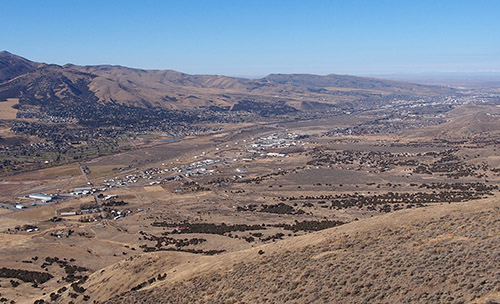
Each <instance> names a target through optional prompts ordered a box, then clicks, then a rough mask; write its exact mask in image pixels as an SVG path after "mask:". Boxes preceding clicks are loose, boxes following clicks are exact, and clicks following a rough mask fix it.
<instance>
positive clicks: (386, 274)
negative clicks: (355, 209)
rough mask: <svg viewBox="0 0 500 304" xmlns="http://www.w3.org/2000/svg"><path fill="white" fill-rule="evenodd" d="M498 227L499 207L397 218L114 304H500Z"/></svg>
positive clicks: (196, 274) (284, 246)
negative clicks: (495, 303)
mask: <svg viewBox="0 0 500 304" xmlns="http://www.w3.org/2000/svg"><path fill="white" fill-rule="evenodd" d="M499 224H500V202H499V201H498V199H492V200H486V201H481V202H473V203H461V204H456V205H442V206H433V207H429V208H421V209H418V210H413V211H401V212H396V213H394V214H389V215H387V216H381V217H378V218H372V219H368V220H363V221H359V222H355V223H352V224H348V225H345V226H342V227H338V228H333V229H329V230H326V231H323V232H319V233H315V234H311V235H307V236H304V237H300V238H296V239H292V240H289V241H283V242H280V243H277V244H273V245H267V246H262V247H259V248H255V249H252V250H250V251H248V250H247V251H244V252H241V253H240V254H241V257H240V258H238V257H237V254H238V253H231V254H227V255H221V256H216V257H212V258H213V264H212V271H210V272H206V271H204V269H203V267H200V268H199V269H196V267H193V268H194V269H193V270H192V272H191V273H190V275H189V276H185V275H183V276H176V275H175V273H171V272H168V275H167V279H166V280H165V281H163V282H160V283H155V284H156V285H155V284H153V285H151V286H150V287H146V288H144V289H143V290H139V291H133V292H129V293H126V294H124V295H121V296H119V297H115V298H113V299H111V300H110V301H108V302H107V303H110V304H112V303H488V302H490V301H491V302H490V303H494V301H498V300H500V269H499V268H498V265H500V254H499V253H500V225H499ZM258 250H262V251H263V252H264V253H263V254H261V255H259V254H258V253H257V251H258ZM217 264H223V265H225V267H215V265H217ZM192 265H193V266H194V265H196V263H195V264H192ZM187 266H188V265H181V266H180V267H181V269H182V268H185V267H187ZM178 269H179V268H178Z"/></svg>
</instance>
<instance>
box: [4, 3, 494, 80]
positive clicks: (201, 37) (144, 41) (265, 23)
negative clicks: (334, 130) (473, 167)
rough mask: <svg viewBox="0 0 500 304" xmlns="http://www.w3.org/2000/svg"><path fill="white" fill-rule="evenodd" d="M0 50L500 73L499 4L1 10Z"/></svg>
mask: <svg viewBox="0 0 500 304" xmlns="http://www.w3.org/2000/svg"><path fill="white" fill-rule="evenodd" d="M0 26H1V28H2V32H1V34H0V50H7V51H10V52H12V53H15V54H18V55H20V56H23V57H26V58H28V59H31V60H34V61H41V62H47V63H57V64H65V63H74V64H83V65H95V64H119V65H124V66H130V67H137V68H144V69H174V70H178V71H182V72H187V73H198V74H200V73H206V74H224V75H241V76H262V75H266V74H269V73H314V74H329V73H338V74H354V75H366V74H394V73H422V72H454V71H459V72H480V71H500V38H499V37H500V34H499V33H500V1H496V0H491V1H481V0H475V1H472V0H470V1H461V0H454V1H451V0H450V1H448V0H441V1H440V0H433V1H427V0H420V1H418V0H415V1H404V0H399V1H383V0H379V1H377V0H371V1H361V0H359V1H356V0H351V1H348V0H345V1H334V0H332V1H314V0H309V1H305V0H304V1H294V0H286V1H281V0H266V1H259V0H255V1H250V0H249V1H246V0H232V1H215V0H214V1H188V0H185V1H183V0H178V1H126V0H121V1H111V0H110V1H103V0H101V1H91V0H86V1H76V0H75V1H72V0H61V1H51V0H45V1H41V0H39V1H23V0H15V1H11V0H3V1H2V5H1V11H0Z"/></svg>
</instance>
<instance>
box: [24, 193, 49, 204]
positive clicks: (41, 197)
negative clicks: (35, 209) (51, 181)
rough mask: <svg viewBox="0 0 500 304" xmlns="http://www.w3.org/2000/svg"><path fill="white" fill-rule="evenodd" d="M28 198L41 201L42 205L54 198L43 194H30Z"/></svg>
mask: <svg viewBox="0 0 500 304" xmlns="http://www.w3.org/2000/svg"><path fill="white" fill-rule="evenodd" d="M28 197H29V198H31V199H35V200H40V201H43V202H44V203H47V202H50V201H51V200H52V199H53V198H54V197H53V196H52V195H48V194H43V193H31V194H30V195H29V196H28Z"/></svg>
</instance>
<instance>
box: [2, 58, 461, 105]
mask: <svg viewBox="0 0 500 304" xmlns="http://www.w3.org/2000/svg"><path fill="white" fill-rule="evenodd" d="M453 92H454V91H453V89H451V88H446V87H440V86H429V85H419V84H410V83H406V82H398V81H392V80H381V79H376V78H365V77H355V76H346V75H335V74H330V75H326V76H319V75H309V74H291V75H285V74H271V75H268V76H266V77H264V78H261V79H245V78H236V77H226V76H219V75H189V74H185V73H181V72H176V71H172V70H141V69H132V68H127V67H122V66H110V65H98V66H78V65H72V64H66V65H63V66H60V65H55V64H46V63H37V62H32V61H30V60H28V59H25V58H22V57H20V56H17V55H14V54H11V53H9V52H6V51H3V52H0V101H1V100H5V99H7V98H19V99H20V103H21V104H32V105H43V104H48V103H68V102H69V103H71V102H79V101H86V102H88V101H92V102H99V103H107V102H115V103H118V104H123V105H127V106H133V107H142V108H154V107H161V108H165V109H191V108H199V107H208V106H217V107H232V106H234V105H235V104H237V103H238V102H240V101H241V100H252V101H258V102H271V103H272V102H277V101H279V102H285V103H286V104H287V105H288V106H291V107H294V108H296V109H297V110H310V109H311V105H313V108H314V105H319V106H318V109H321V105H320V104H330V105H331V104H339V103H345V102H349V103H352V102H366V101H369V102H371V101H379V102H380V101H383V100H385V99H387V98H397V97H398V96H400V97H408V96H417V95H422V96H436V95H440V94H452V93H453Z"/></svg>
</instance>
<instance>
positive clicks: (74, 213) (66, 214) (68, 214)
mask: <svg viewBox="0 0 500 304" xmlns="http://www.w3.org/2000/svg"><path fill="white" fill-rule="evenodd" d="M60 215H61V216H73V215H76V212H75V211H70V212H61V214H60Z"/></svg>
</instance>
